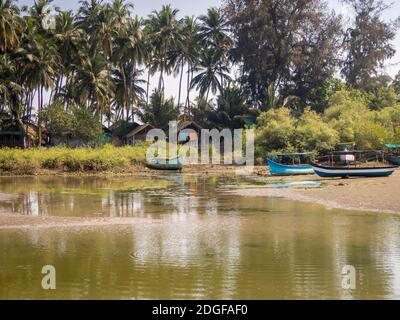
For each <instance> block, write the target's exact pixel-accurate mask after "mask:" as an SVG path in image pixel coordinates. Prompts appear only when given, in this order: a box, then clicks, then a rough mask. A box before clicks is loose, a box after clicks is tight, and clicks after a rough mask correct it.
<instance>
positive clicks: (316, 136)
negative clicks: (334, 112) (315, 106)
mask: <svg viewBox="0 0 400 320" xmlns="http://www.w3.org/2000/svg"><path fill="white" fill-rule="evenodd" d="M338 142H339V141H338V133H337V131H336V130H334V129H333V128H331V127H330V126H329V124H327V123H326V122H324V121H323V119H322V117H321V116H320V115H318V114H317V113H316V112H315V111H312V110H310V109H306V110H305V111H304V113H303V114H302V115H301V116H300V118H299V119H298V120H297V123H296V129H295V134H294V142H293V145H295V146H296V148H297V149H298V151H302V150H303V151H309V150H311V151H316V152H323V151H328V150H332V149H333V148H334V147H335V146H336V145H337V143H338Z"/></svg>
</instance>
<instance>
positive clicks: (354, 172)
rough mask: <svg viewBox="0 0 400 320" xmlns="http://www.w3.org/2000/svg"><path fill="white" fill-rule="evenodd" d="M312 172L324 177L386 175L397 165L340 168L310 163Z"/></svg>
mask: <svg viewBox="0 0 400 320" xmlns="http://www.w3.org/2000/svg"><path fill="white" fill-rule="evenodd" d="M312 167H313V170H314V172H315V173H316V174H317V175H318V176H320V177H324V178H328V177H329V178H349V177H388V176H390V175H392V174H393V172H394V171H395V170H396V168H398V166H389V167H375V168H340V167H328V166H322V165H318V164H313V165H312Z"/></svg>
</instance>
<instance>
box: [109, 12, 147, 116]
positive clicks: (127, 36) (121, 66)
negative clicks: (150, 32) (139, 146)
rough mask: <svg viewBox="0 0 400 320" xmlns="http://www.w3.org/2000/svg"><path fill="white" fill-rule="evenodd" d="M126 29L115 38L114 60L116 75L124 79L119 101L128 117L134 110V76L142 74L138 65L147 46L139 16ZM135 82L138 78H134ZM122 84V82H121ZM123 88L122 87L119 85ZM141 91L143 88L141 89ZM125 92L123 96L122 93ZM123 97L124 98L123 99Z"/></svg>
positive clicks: (143, 59) (130, 20)
mask: <svg viewBox="0 0 400 320" xmlns="http://www.w3.org/2000/svg"><path fill="white" fill-rule="evenodd" d="M126 24H127V25H126V30H125V31H123V32H121V31H120V33H121V34H120V35H118V36H117V37H116V39H115V40H114V46H115V48H116V50H114V55H113V57H112V61H113V63H114V65H115V66H117V67H118V70H114V75H115V74H117V78H120V80H121V81H122V85H123V87H122V88H123V89H124V90H119V92H118V95H119V100H118V101H119V103H122V105H121V106H122V108H123V109H125V110H126V115H127V118H128V117H129V111H132V108H131V106H130V103H132V93H133V94H135V92H132V91H131V89H132V87H130V86H131V84H132V76H136V75H139V74H140V75H141V73H142V72H141V71H139V70H137V66H138V65H140V64H142V63H143V62H144V61H145V58H146V46H145V40H144V36H143V30H142V24H143V23H142V20H141V19H139V18H134V19H129V20H127V22H126ZM133 80H135V82H136V81H137V79H135V77H134V78H133ZM119 84H121V83H119ZM119 88H120V89H121V87H120V86H119ZM139 91H140V92H141V90H139ZM121 94H123V96H122V97H121V96H120V95H121ZM121 98H123V99H121Z"/></svg>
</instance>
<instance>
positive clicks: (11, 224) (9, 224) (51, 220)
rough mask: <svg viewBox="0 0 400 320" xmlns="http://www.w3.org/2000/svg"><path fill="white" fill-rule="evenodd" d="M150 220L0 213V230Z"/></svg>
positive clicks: (126, 223) (129, 222) (130, 223)
mask: <svg viewBox="0 0 400 320" xmlns="http://www.w3.org/2000/svg"><path fill="white" fill-rule="evenodd" d="M145 222H150V221H149V220H148V219H143V218H79V217H54V216H24V215H16V214H8V213H0V230H4V229H24V228H29V229H31V228H76V227H78V228H82V227H102V226H111V225H115V226H118V225H132V224H137V223H145Z"/></svg>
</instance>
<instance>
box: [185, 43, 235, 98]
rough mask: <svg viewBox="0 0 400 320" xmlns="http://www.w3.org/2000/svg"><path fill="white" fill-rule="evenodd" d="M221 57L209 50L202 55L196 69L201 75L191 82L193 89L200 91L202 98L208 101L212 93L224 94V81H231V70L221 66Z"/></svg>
mask: <svg viewBox="0 0 400 320" xmlns="http://www.w3.org/2000/svg"><path fill="white" fill-rule="evenodd" d="M218 58H219V55H218V54H217V53H216V52H215V51H213V50H211V49H209V50H207V51H205V52H203V53H202V55H201V58H200V62H199V63H198V65H197V66H196V67H195V68H194V70H195V71H196V72H199V74H198V75H197V76H196V77H194V78H193V80H192V81H191V84H190V86H191V88H196V90H199V93H200V96H202V97H204V95H205V94H206V97H205V98H206V100H208V97H209V94H210V91H211V92H212V93H213V94H216V92H217V90H219V91H220V92H222V90H223V87H222V83H223V81H230V80H231V78H230V76H229V69H228V67H227V66H224V65H220V63H219V59H218Z"/></svg>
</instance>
